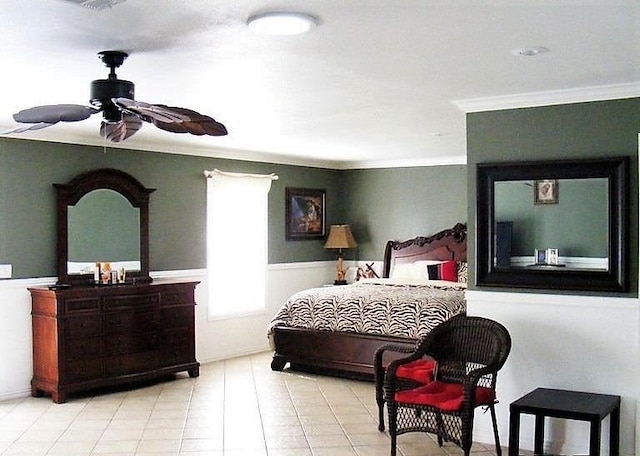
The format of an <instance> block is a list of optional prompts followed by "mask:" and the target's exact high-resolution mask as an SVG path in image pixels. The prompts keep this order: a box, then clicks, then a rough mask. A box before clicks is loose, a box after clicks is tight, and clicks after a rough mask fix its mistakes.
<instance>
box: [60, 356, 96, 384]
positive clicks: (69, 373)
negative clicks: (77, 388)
mask: <svg viewBox="0 0 640 456" xmlns="http://www.w3.org/2000/svg"><path fill="white" fill-rule="evenodd" d="M65 372H66V376H65V381H66V383H70V382H71V381H78V380H90V379H93V378H100V377H102V375H103V371H102V361H101V359H95V358H94V359H82V360H67V362H66V366H65Z"/></svg>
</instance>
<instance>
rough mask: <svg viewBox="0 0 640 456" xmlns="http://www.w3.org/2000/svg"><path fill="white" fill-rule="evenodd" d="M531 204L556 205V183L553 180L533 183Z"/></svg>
mask: <svg viewBox="0 0 640 456" xmlns="http://www.w3.org/2000/svg"><path fill="white" fill-rule="evenodd" d="M533 202H534V204H558V181H557V180H555V179H544V180H537V181H534V184H533Z"/></svg>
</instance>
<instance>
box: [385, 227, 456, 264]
mask: <svg viewBox="0 0 640 456" xmlns="http://www.w3.org/2000/svg"><path fill="white" fill-rule="evenodd" d="M420 260H441V261H445V260H456V261H467V225H466V224H464V223H457V224H456V225H455V226H454V227H453V228H449V229H446V230H443V231H440V232H439V233H436V234H434V235H432V236H428V237H424V236H419V237H416V238H414V239H409V240H407V241H403V242H400V241H388V242H387V245H386V247H385V249H384V266H383V269H382V276H383V277H389V274H390V272H391V269H392V268H393V265H394V264H396V263H413V262H414V261H420Z"/></svg>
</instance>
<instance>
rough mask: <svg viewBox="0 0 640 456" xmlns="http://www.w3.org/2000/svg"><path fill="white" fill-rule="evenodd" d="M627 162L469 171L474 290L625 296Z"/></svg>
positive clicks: (486, 167)
mask: <svg viewBox="0 0 640 456" xmlns="http://www.w3.org/2000/svg"><path fill="white" fill-rule="evenodd" d="M627 169H628V159H626V158H613V159H600V160H575V161H546V162H513V163H487V164H479V165H478V166H477V208H476V209H477V254H478V258H477V274H476V285H478V286H497V287H511V288H537V289H550V290H560V289H564V290H585V291H607V292H625V291H627V290H628V280H627V273H628V272H627V271H628V267H627V261H628V255H627V252H626V249H627V245H628V242H627V239H628V235H629V227H628V221H627V211H628V189H627V188H628V185H627V179H628V176H627V175H628V170H627Z"/></svg>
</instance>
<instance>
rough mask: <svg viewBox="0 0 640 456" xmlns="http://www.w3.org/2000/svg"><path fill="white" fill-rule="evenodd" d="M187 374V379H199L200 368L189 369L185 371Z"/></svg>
mask: <svg viewBox="0 0 640 456" xmlns="http://www.w3.org/2000/svg"><path fill="white" fill-rule="evenodd" d="M187 372H188V373H189V377H191V378H195V377H199V376H200V366H198V367H192V368H191V369H189V370H187Z"/></svg>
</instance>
